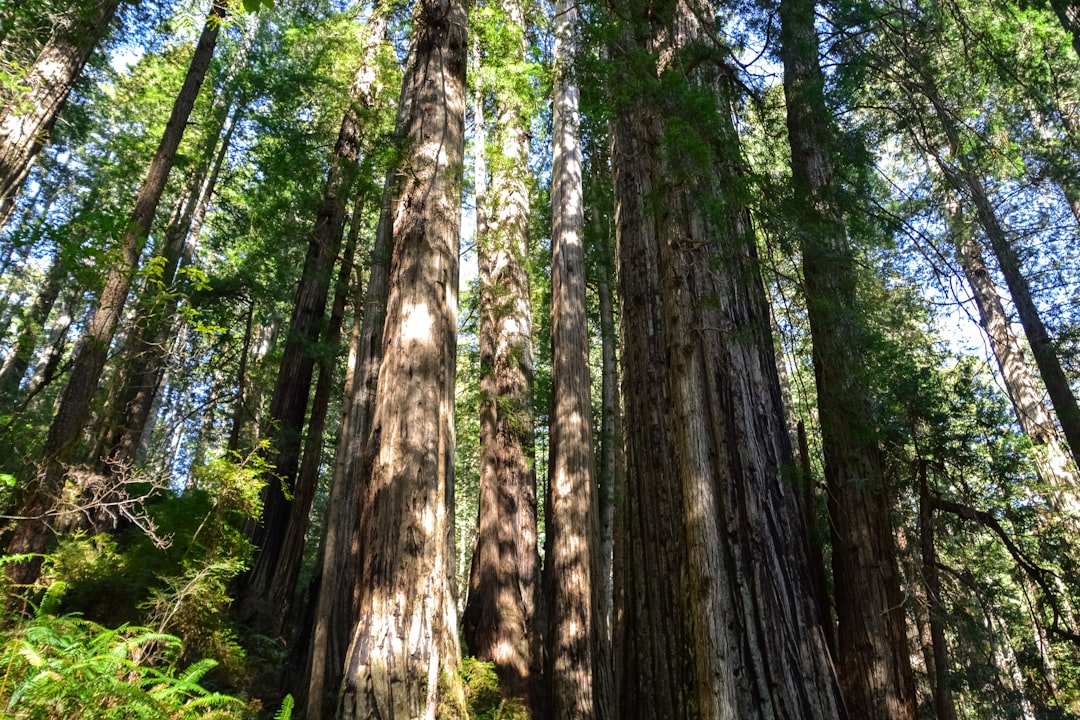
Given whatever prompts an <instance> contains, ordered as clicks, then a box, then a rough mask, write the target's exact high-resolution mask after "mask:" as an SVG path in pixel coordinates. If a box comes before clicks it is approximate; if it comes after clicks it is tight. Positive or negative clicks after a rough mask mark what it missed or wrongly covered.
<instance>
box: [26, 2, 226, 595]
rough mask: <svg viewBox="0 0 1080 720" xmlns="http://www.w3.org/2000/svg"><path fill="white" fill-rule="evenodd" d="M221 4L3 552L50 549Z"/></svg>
mask: <svg viewBox="0 0 1080 720" xmlns="http://www.w3.org/2000/svg"><path fill="white" fill-rule="evenodd" d="M225 12H226V9H225V5H224V3H223V2H222V0H215V2H214V4H213V5H212V7H211V9H210V13H209V15H208V17H207V19H206V25H205V26H204V27H203V31H202V34H201V35H200V37H199V41H198V43H197V44H196V46H195V52H194V54H193V55H192V58H191V64H190V66H189V67H188V71H187V74H186V76H185V77H184V83H183V85H182V86H181V88H180V92H179V94H178V95H177V97H176V101H175V102H174V103H173V108H172V113H171V115H170V116H169V120H168V123H167V124H166V126H165V132H164V134H163V135H162V138H161V142H160V144H159V145H158V149H157V152H156V153H155V155H154V159H153V160H152V161H151V163H150V168H149V170H148V172H147V175H146V178H145V179H144V180H143V183H142V186H141V187H140V188H139V194H138V196H137V198H136V200H135V209H134V211H133V212H132V214H131V218H130V220H129V221H128V227H127V230H126V232H125V233H124V237H123V239H122V240H121V242H120V252H121V255H120V259H119V260H118V261H117V262H116V263H115V264H114V265H113V266H112V267H111V268H110V270H109V274H108V277H107V278H106V281H105V287H104V289H103V290H102V292H101V297H100V298H99V300H98V307H97V310H96V311H95V312H94V314H93V317H92V318H91V320H90V323H89V325H88V327H87V330H86V334H85V336H84V338H83V341H82V346H81V347H80V349H79V351H78V353H77V355H76V357H75V361H74V364H73V366H72V370H71V375H70V377H69V379H68V384H67V387H65V389H64V393H63V395H62V397H61V400H60V407H59V409H58V410H57V411H56V415H55V416H54V417H53V421H52V424H51V425H50V426H49V433H48V435H47V437H46V439H45V449H44V453H43V456H44V459H43V463H42V470H41V473H40V474H39V476H38V477H37V478H36V479H35V481H34V482H33V483H32V485H31V487H30V489H29V493H28V497H27V499H26V501H25V502H24V503H23V507H24V510H23V512H22V514H23V515H24V516H26V517H28V518H30V519H29V520H24V521H20V522H19V523H18V524H17V525H16V528H15V532H14V534H13V536H12V538H11V541H10V542H9V544H8V554H11V555H16V554H23V553H42V552H44V551H45V550H46V549H47V548H48V545H49V542H50V539H51V537H52V531H51V530H50V529H49V527H48V525H47V524H46V523H45V522H44V521H43V518H44V517H45V516H46V515H47V513H48V512H49V510H50V508H52V507H53V506H54V504H55V496H56V495H57V493H59V491H60V490H61V488H62V486H63V479H64V475H65V472H66V467H65V464H66V463H67V462H68V460H69V459H70V457H71V456H72V452H73V450H74V448H75V446H76V445H77V444H78V441H79V436H80V435H81V434H82V431H83V427H84V424H85V422H86V416H87V413H88V412H89V408H90V403H91V401H92V400H93V397H94V393H95V391H96V390H97V385H98V381H99V380H100V378H101V373H102V371H103V370H104V368H105V361H106V359H107V357H108V352H109V345H110V344H111V342H112V339H113V334H114V333H115V332H116V326H117V324H118V322H119V319H120V315H121V313H122V311H123V307H124V303H125V301H126V299H127V294H128V290H129V289H130V287H131V281H132V277H133V276H134V273H135V269H136V267H137V265H138V261H139V255H140V253H141V252H142V246H143V244H144V242H145V240H146V237H147V235H148V234H149V231H150V224H151V223H152V222H153V219H154V214H155V213H156V212H157V207H158V204H159V203H160V201H161V195H162V193H163V192H164V190H165V181H166V180H167V179H168V175H169V170H171V169H172V166H173V162H174V161H175V159H176V150H177V148H178V147H179V145H180V140H181V138H182V137H183V135H184V128H185V127H186V126H187V121H188V117H189V116H190V115H191V109H192V107H193V106H194V104H195V98H196V96H198V94H199V89H200V88H201V87H202V82H203V79H204V78H205V77H206V71H207V69H208V68H209V66H210V60H211V59H212V58H213V55H214V47H215V45H216V44H217V37H218V33H219V31H220V29H221V23H222V20H223V19H224V17H225ZM39 569H40V560H36V561H27V562H21V563H12V564H9V565H8V566H7V572H8V577H9V578H10V579H11V580H12V582H14V583H15V584H29V583H32V582H33V581H34V580H35V579H36V578H37V575H38V572H39Z"/></svg>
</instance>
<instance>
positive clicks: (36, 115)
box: [0, 0, 121, 228]
mask: <svg viewBox="0 0 1080 720" xmlns="http://www.w3.org/2000/svg"><path fill="white" fill-rule="evenodd" d="M120 1H121V0H88V2H86V7H83V8H80V9H79V10H77V11H76V12H75V13H73V17H71V18H69V19H65V20H64V21H62V25H61V26H59V27H56V28H54V29H53V33H52V36H51V37H50V38H49V41H48V42H47V43H46V44H45V47H43V48H42V49H41V52H40V53H39V54H38V57H37V60H35V61H34V65H33V67H32V68H31V69H30V73H29V74H28V75H27V77H26V78H24V79H22V84H24V85H26V86H27V87H28V88H29V90H28V91H26V92H22V93H17V94H16V95H15V96H14V97H12V98H10V99H9V101H8V103H7V105H5V106H4V108H3V109H2V110H0V228H2V227H3V226H4V225H5V224H6V223H7V220H8V218H9V217H10V215H11V210H12V209H13V207H14V204H15V203H14V200H15V196H16V195H17V193H18V192H19V190H20V189H21V188H22V184H23V181H25V180H26V176H27V175H28V174H29V173H30V166H31V164H32V163H33V161H34V158H35V157H36V156H37V154H38V152H40V151H41V148H42V147H43V146H44V145H45V142H46V140H47V138H48V136H49V131H50V130H52V126H53V124H54V123H55V122H56V117H57V115H59V113H60V109H61V108H62V107H63V106H64V102H65V101H66V100H67V97H68V94H69V93H70V92H71V89H72V88H73V87H74V86H75V81H76V80H78V79H79V75H81V74H82V71H83V66H85V65H86V61H87V60H88V59H89V58H90V53H91V52H93V50H94V47H96V46H97V44H98V43H99V42H100V41H101V39H102V38H103V37H104V36H105V33H106V31H107V30H108V27H109V23H110V22H112V19H113V16H114V15H115V14H116V9H117V8H118V7H119V6H120Z"/></svg>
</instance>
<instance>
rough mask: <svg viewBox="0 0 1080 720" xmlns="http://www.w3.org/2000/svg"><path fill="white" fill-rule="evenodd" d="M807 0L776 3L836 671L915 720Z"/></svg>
mask: <svg viewBox="0 0 1080 720" xmlns="http://www.w3.org/2000/svg"><path fill="white" fill-rule="evenodd" d="M814 11H815V4H814V0H781V3H780V20H781V23H782V25H781V33H780V55H781V59H782V60H783V64H784V96H785V99H786V100H787V127H788V141H789V143H790V145H791V167H792V179H793V183H794V187H795V192H794V196H795V197H796V198H798V199H799V200H798V201H797V205H796V206H795V208H794V209H795V210H796V212H797V213H798V215H797V217H798V227H799V229H800V231H799V243H800V248H801V250H802V265H803V276H804V283H805V284H804V289H805V293H806V306H807V315H808V317H809V321H810V334H811V338H812V341H813V360H814V376H815V379H816V381H817V397H818V415H819V417H820V422H821V439H822V447H823V450H824V454H825V480H826V484H827V486H828V491H829V518H830V522H831V527H832V564H833V585H834V588H835V599H836V616H837V621H838V649H837V658H836V660H837V674H838V676H839V679H840V684H841V686H842V687H843V690H844V699H845V701H846V703H847V708H848V710H849V711H850V712H851V713H852V715H853V716H854V717H858V718H865V719H866V720H915V718H916V715H917V711H918V704H917V699H916V697H915V680H914V676H913V675H912V671H911V660H910V655H909V652H908V647H907V632H906V621H905V617H904V605H903V600H902V598H903V596H902V595H901V592H900V572H899V565H898V564H897V560H896V551H895V547H894V543H893V530H892V521H891V509H892V499H891V497H892V490H891V488H890V484H889V482H888V478H886V477H885V472H884V466H883V461H882V458H881V451H880V446H879V444H878V433H877V427H876V422H875V419H874V417H873V412H872V407H873V403H872V400H871V397H870V384H869V382H870V381H869V378H868V377H867V374H866V372H865V370H864V369H863V368H862V367H860V365H859V363H858V361H857V356H855V355H853V354H852V352H851V349H852V348H857V347H863V346H864V345H865V335H866V333H865V329H864V327H863V323H862V320H861V317H860V314H861V310H860V308H859V307H858V306H857V305H856V300H855V286H856V278H855V255H854V253H853V251H852V250H851V248H850V247H849V245H848V241H847V232H846V229H845V227H844V224H843V220H842V218H841V214H840V213H841V211H840V206H839V199H838V196H837V194H836V188H835V184H834V182H835V181H834V175H833V164H832V163H833V156H834V153H835V152H836V151H835V147H836V142H835V140H834V137H833V131H832V127H833V120H832V117H831V115H830V114H829V111H828V109H827V107H826V105H825V92H824V77H823V76H822V73H821V67H820V65H819V61H818V52H819V48H818V36H817V30H816V29H815V27H814V19H815V14H814Z"/></svg>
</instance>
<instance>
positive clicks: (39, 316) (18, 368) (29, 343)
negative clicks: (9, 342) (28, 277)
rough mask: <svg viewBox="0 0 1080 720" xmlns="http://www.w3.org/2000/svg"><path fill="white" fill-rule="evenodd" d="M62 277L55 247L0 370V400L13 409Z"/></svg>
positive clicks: (62, 266)
mask: <svg viewBox="0 0 1080 720" xmlns="http://www.w3.org/2000/svg"><path fill="white" fill-rule="evenodd" d="M66 278H67V267H66V265H65V263H64V260H63V258H62V256H61V252H60V249H59V248H57V250H56V253H55V254H54V255H53V260H52V265H50V266H49V272H48V273H47V274H46V275H45V281H44V284H43V285H42V286H41V290H39V291H38V294H37V297H36V298H35V299H34V304H33V306H31V308H30V312H29V313H28V314H27V315H26V317H24V318H23V320H22V325H21V327H20V328H19V336H18V338H17V339H16V340H15V347H14V348H13V350H12V353H11V355H10V356H9V357H8V359H7V360H6V361H5V362H4V367H3V369H2V370H0V398H3V400H4V401H5V402H6V403H7V404H8V405H9V406H13V405H14V404H15V403H16V400H17V399H18V396H19V385H20V384H21V383H22V379H23V377H24V376H25V375H26V370H27V368H29V367H30V359H31V358H32V357H33V355H34V350H36V349H37V347H38V339H39V336H40V334H41V332H42V330H44V328H45V322H46V321H47V320H48V319H49V313H51V312H52V308H53V305H55V304H56V299H57V298H58V297H59V296H60V289H61V287H62V286H63V284H64V280H65V279H66Z"/></svg>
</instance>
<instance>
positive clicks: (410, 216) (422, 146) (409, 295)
mask: <svg viewBox="0 0 1080 720" xmlns="http://www.w3.org/2000/svg"><path fill="white" fill-rule="evenodd" d="M467 23H468V13H467V11H466V6H465V4H464V3H463V2H461V1H460V0H421V2H419V3H418V4H417V9H416V15H415V22H414V27H413V39H412V47H411V48H410V58H409V63H408V66H407V68H406V72H405V78H404V81H403V85H404V86H405V87H404V89H403V92H402V96H403V98H405V99H406V104H405V107H404V108H403V113H402V117H403V119H404V122H403V123H402V125H401V126H400V131H399V134H400V136H401V137H402V138H403V139H404V145H403V149H402V153H403V154H402V158H401V165H400V167H399V169H398V172H397V174H396V177H395V181H396V186H395V188H394V191H393V202H392V211H391V217H392V218H393V244H394V250H393V259H392V261H391V270H390V293H389V299H388V304H387V312H386V327H385V330H384V336H383V348H384V355H383V362H382V367H381V369H380V372H379V382H378V390H377V391H376V401H375V416H374V421H373V424H372V433H371V439H370V445H369V449H370V456H371V457H372V458H373V462H372V465H373V467H372V472H371V476H370V479H369V481H368V483H367V485H366V487H365V488H364V496H363V500H362V503H361V517H360V547H361V549H362V550H361V569H360V582H359V602H358V604H357V608H356V609H357V612H356V618H357V622H356V625H355V629H354V633H353V638H352V643H351V645H350V647H349V652H348V658H347V660H346V664H345V677H344V681H343V683H342V692H341V697H340V701H339V707H338V718H339V720H357V719H359V718H368V717H381V718H383V720H406V719H411V718H421V717H422V718H425V719H427V720H434V718H435V712H436V707H437V705H438V704H439V703H441V702H442V703H448V704H451V705H455V706H458V707H460V704H461V703H462V697H461V692H460V689H459V688H458V685H457V680H456V670H457V663H458V656H459V647H458V636H457V632H458V628H457V607H456V604H455V600H454V594H455V593H454V575H453V517H454V509H453V503H454V370H455V364H456V345H457V283H458V252H459V232H460V222H461V181H462V162H463V158H464V150H465V66H466V64H467V56H468V45H467ZM461 711H463V708H461Z"/></svg>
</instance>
